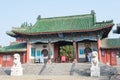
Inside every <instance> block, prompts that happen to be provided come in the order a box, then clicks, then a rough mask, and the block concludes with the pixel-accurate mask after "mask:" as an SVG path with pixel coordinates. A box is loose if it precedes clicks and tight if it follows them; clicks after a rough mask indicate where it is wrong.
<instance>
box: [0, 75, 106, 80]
mask: <svg viewBox="0 0 120 80" xmlns="http://www.w3.org/2000/svg"><path fill="white" fill-rule="evenodd" d="M0 80H108V78H107V77H105V76H104V77H103V76H102V77H99V78H97V77H83V76H49V75H45V76H40V75H24V76H7V75H0Z"/></svg>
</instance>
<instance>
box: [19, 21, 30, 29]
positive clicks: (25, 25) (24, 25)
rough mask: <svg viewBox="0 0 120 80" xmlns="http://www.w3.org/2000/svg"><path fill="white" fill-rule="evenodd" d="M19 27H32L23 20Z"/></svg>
mask: <svg viewBox="0 0 120 80" xmlns="http://www.w3.org/2000/svg"><path fill="white" fill-rule="evenodd" d="M21 27H22V28H23V27H32V23H28V22H24V23H22V24H21Z"/></svg>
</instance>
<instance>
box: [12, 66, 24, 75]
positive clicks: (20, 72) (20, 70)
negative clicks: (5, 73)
mask: <svg viewBox="0 0 120 80" xmlns="http://www.w3.org/2000/svg"><path fill="white" fill-rule="evenodd" d="M10 75H11V76H22V75H23V68H22V67H20V68H19V67H14V68H11V74H10Z"/></svg>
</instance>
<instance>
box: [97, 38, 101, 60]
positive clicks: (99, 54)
mask: <svg viewBox="0 0 120 80" xmlns="http://www.w3.org/2000/svg"><path fill="white" fill-rule="evenodd" d="M97 43H98V59H99V61H101V50H100V46H101V40H100V38H98V40H97Z"/></svg>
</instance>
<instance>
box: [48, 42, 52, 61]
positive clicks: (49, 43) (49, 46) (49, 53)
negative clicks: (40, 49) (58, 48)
mask: <svg viewBox="0 0 120 80" xmlns="http://www.w3.org/2000/svg"><path fill="white" fill-rule="evenodd" d="M51 48H52V47H51V41H49V42H48V63H52V61H51V53H52V51H51Z"/></svg>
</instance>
